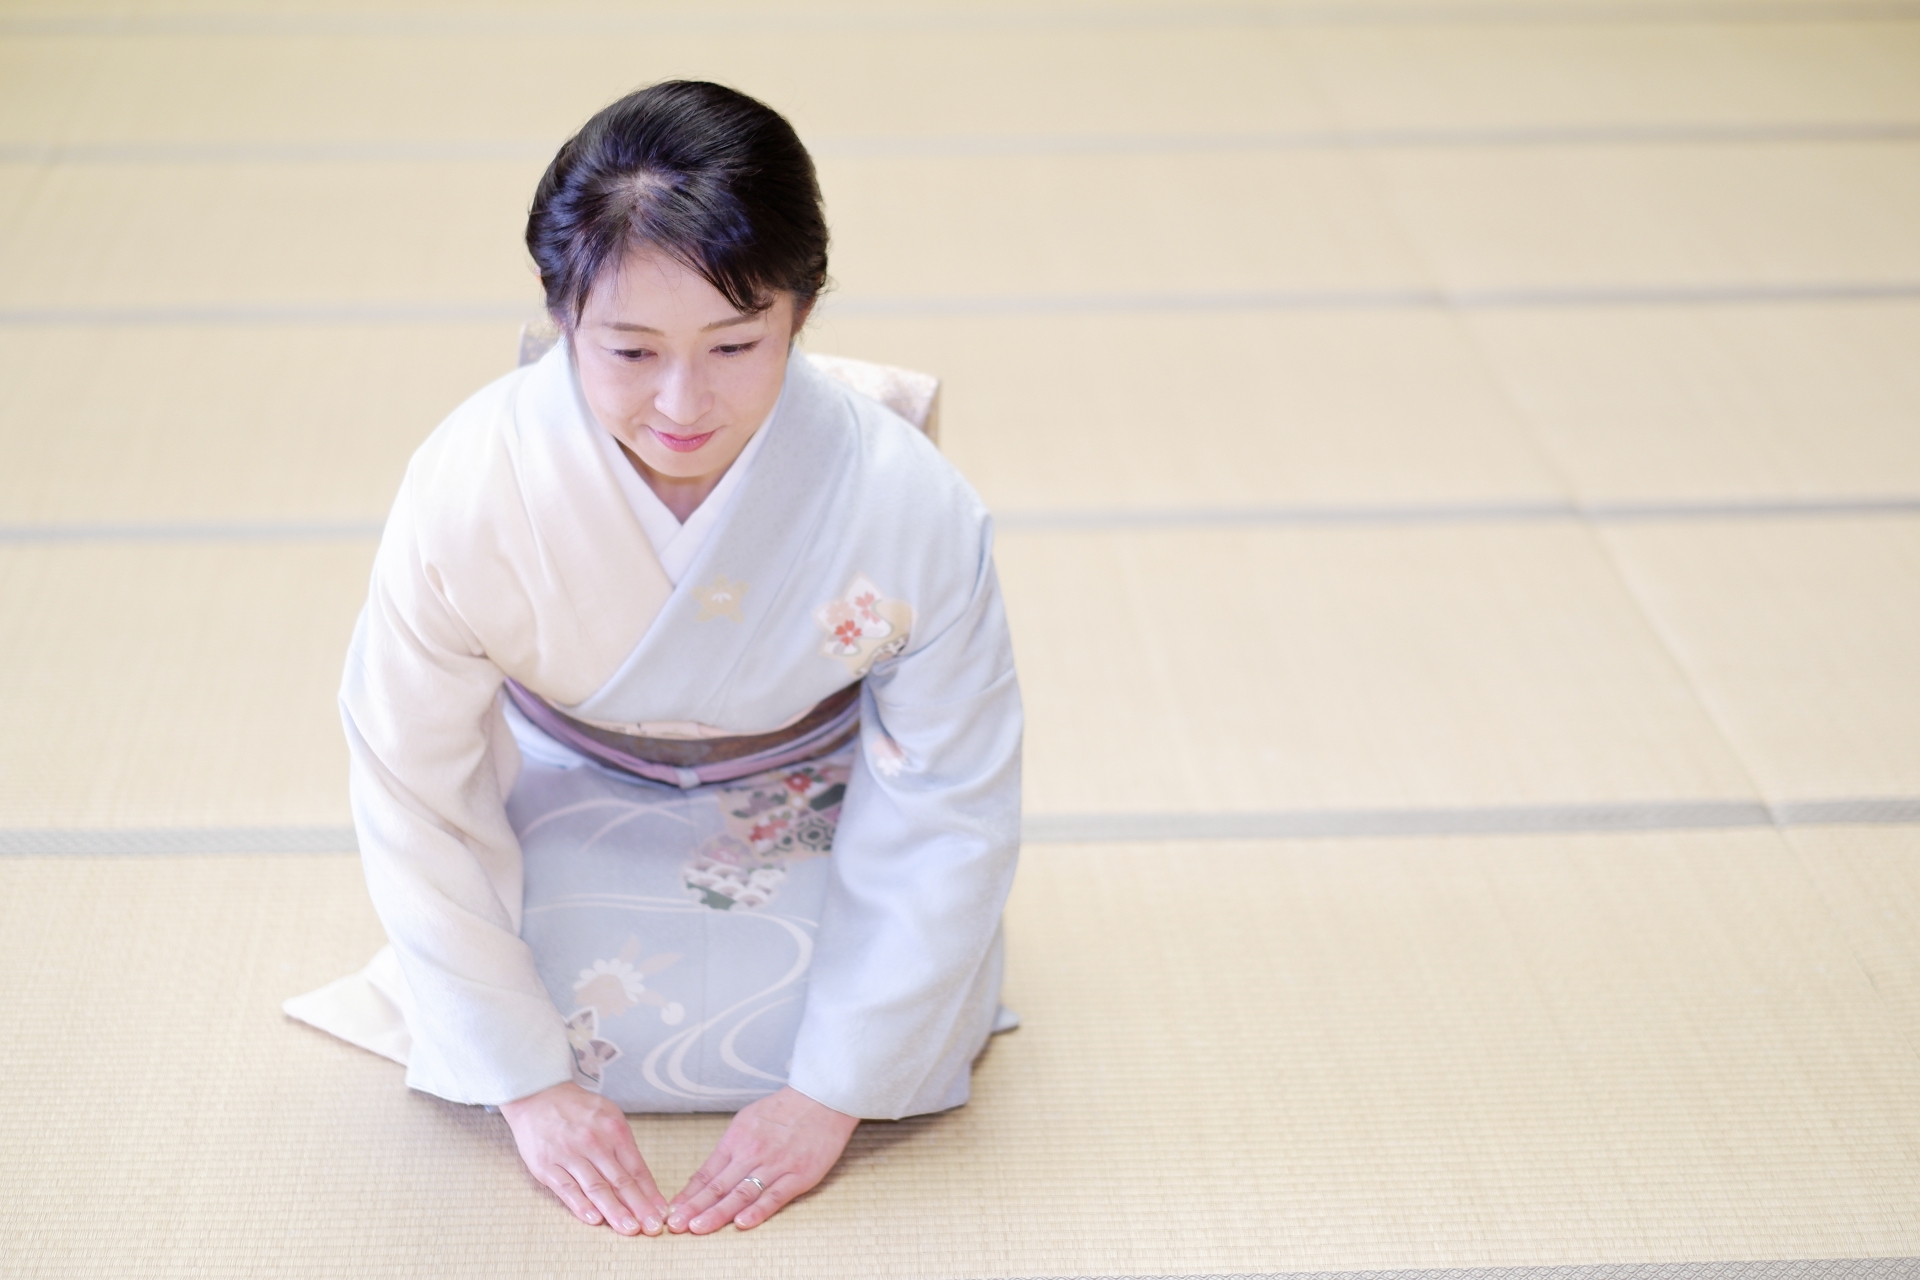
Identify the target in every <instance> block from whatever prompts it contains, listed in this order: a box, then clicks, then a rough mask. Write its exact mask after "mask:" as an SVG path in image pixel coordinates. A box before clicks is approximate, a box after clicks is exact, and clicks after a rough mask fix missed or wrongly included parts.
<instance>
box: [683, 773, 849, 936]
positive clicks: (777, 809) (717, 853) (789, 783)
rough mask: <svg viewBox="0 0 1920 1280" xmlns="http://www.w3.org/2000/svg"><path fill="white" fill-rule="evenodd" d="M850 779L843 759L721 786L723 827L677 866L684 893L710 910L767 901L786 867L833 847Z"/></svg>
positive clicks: (784, 873)
mask: <svg viewBox="0 0 1920 1280" xmlns="http://www.w3.org/2000/svg"><path fill="white" fill-rule="evenodd" d="M849 776H851V773H850V770H849V769H848V768H847V766H846V765H844V764H839V763H834V762H816V763H813V764H803V765H799V766H797V767H795V768H792V769H782V770H776V771H774V772H771V773H763V774H760V775H759V776H757V777H754V778H749V779H748V780H747V781H746V783H745V784H744V785H742V786H738V787H725V788H722V789H721V792H720V796H721V800H720V809H721V812H722V813H723V814H724V815H725V820H726V828H727V829H726V831H725V832H724V833H722V834H721V835H718V836H715V837H714V838H713V839H711V840H709V841H707V843H706V844H705V845H704V846H703V847H702V848H701V850H700V856H699V857H697V858H695V859H694V860H693V861H691V862H689V863H687V865H686V867H685V868H684V869H683V871H682V873H681V875H682V880H683V882H684V883H685V885H686V887H687V889H688V891H689V892H691V893H692V894H693V896H694V897H695V898H697V899H699V901H700V902H701V903H703V904H704V905H706V906H708V907H711V908H713V909H714V910H715V911H730V910H732V909H733V908H735V907H745V908H747V909H749V910H752V909H753V908H756V907H764V906H766V905H767V903H769V902H771V901H773V896H774V894H775V893H776V892H777V891H778V890H779V888H780V885H781V883H782V882H783V881H784V880H786V878H787V872H786V868H787V867H788V866H789V865H790V864H792V863H795V862H800V861H803V860H805V859H807V858H818V857H822V856H824V855H826V854H828V853H830V852H832V850H833V833H834V830H835V828H836V827H838V825H839V823H840V804H841V801H842V800H844V799H845V798H846V794H847V779H848V777H849Z"/></svg>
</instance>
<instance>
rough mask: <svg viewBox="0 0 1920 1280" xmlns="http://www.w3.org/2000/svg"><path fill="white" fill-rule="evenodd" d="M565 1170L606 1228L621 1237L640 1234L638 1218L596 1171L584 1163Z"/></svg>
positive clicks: (610, 1184)
mask: <svg viewBox="0 0 1920 1280" xmlns="http://www.w3.org/2000/svg"><path fill="white" fill-rule="evenodd" d="M566 1168H567V1172H568V1173H570V1174H572V1175H573V1180H574V1181H575V1182H576V1183H578V1184H579V1186H580V1189H581V1190H582V1191H584V1192H586V1193H587V1199H588V1200H590V1201H592V1202H593V1207H594V1208H595V1209H598V1210H599V1211H600V1216H601V1217H602V1218H604V1219H606V1222H607V1225H608V1226H610V1227H612V1228H613V1229H614V1230H615V1231H618V1232H619V1233H620V1234H621V1235H623V1236H631V1235H638V1234H639V1233H640V1220H639V1218H638V1217H637V1216H636V1215H635V1214H634V1213H633V1212H631V1211H630V1210H629V1209H628V1208H627V1206H626V1205H625V1204H623V1203H621V1200H620V1197H619V1195H618V1194H617V1193H616V1192H615V1191H614V1189H613V1184H612V1183H610V1182H608V1181H607V1180H606V1179H605V1178H603V1177H602V1176H600V1171H599V1170H598V1169H596V1168H594V1167H593V1166H592V1165H591V1164H587V1163H584V1162H583V1163H580V1164H573V1165H568V1166H567V1167H566Z"/></svg>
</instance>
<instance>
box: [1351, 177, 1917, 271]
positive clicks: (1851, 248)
mask: <svg viewBox="0 0 1920 1280" xmlns="http://www.w3.org/2000/svg"><path fill="white" fill-rule="evenodd" d="M1375 163H1376V165H1377V171H1378V172H1379V173H1380V174H1381V176H1382V181H1383V182H1384V183H1385V184H1386V186H1387V187H1388V189H1389V190H1391V192H1392V193H1393V198H1394V200H1395V203H1396V207H1397V208H1398V209H1399V211H1400V214H1401V216H1402V217H1403V218H1404V220H1405V222H1406V225H1407V226H1408V227H1409V228H1410V229H1411V231H1412V233H1413V234H1414V235H1415V236H1417V237H1418V239H1419V241H1420V243H1421V244H1422V246H1423V247H1424V248H1425V249H1426V251H1427V252H1428V253H1430V254H1431V255H1432V257H1433V261H1434V263H1435V269H1436V270H1437V271H1438V272H1439V273H1440V275H1441V277H1442V278H1443V279H1445V281H1446V282H1447V283H1448V284H1449V285H1453V286H1456V287H1460V288H1481V289H1487V288H1525V287H1534V288H1548V289H1553V288H1564V287H1567V286H1593V287H1609V286H1611V287H1620V286H1629V285H1636V286H1641V287H1648V286H1653V287H1662V288H1684V287H1687V286H1723V285H1727V284H1730V283H1741V284H1754V285H1778V284H1800V283H1806V282H1810V281H1811V282H1820V283H1827V282H1845V283H1854V282H1860V283H1883V282H1888V281H1896V280H1897V281H1901V282H1905V283H1911V282H1914V281H1916V280H1920V237H1916V236H1915V235H1914V234H1913V228H1914V227H1915V226H1916V225H1920V142H1916V143H1903V144H1895V143H1884V142H1882V143H1870V144H1869V143H1851V144H1850V143H1832V144H1829V145H1825V146H1820V147H1808V146H1804V145H1798V144H1794V145H1787V144H1777V143H1776V144H1771V145H1749V146H1731V145H1729V146H1718V147H1689V146H1595V147H1572V148H1516V149H1511V150H1507V149H1497V150H1460V151H1448V152H1434V151H1424V152H1411V151H1409V152H1400V153H1394V154H1391V155H1382V156H1380V157H1378V158H1377V159H1376V161H1375Z"/></svg>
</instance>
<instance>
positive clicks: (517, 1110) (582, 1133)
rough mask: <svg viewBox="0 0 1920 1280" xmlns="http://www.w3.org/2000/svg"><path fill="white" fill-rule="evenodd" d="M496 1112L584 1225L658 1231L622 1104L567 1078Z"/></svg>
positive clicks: (659, 1209)
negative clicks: (621, 1111)
mask: <svg viewBox="0 0 1920 1280" xmlns="http://www.w3.org/2000/svg"><path fill="white" fill-rule="evenodd" d="M500 1114H501V1115H503V1116H505V1117H506V1118H507V1124H508V1126H509V1127H510V1128H511V1129H512V1130H513V1141H514V1144H515V1145H516V1146H518V1147H519V1148H520V1158H521V1159H522V1160H524V1161H526V1164H527V1171H528V1172H530V1173H531V1174H533V1176H534V1177H535V1178H538V1179H539V1180H540V1183H541V1185H543V1186H545V1187H546V1188H547V1189H548V1190H549V1191H551V1192H553V1194H555V1195H556V1196H559V1197H560V1203H562V1204H564V1205H566V1206H567V1208H569V1209H571V1210H573V1216H574V1217H576V1218H578V1219H580V1221H582V1222H584V1223H587V1224H588V1225H589V1226H596V1227H597V1226H599V1225H600V1224H601V1223H602V1222H605V1223H606V1224H607V1225H608V1226H610V1227H612V1228H613V1229H614V1230H615V1231H618V1232H619V1233H620V1234H621V1235H623V1236H631V1235H637V1234H639V1233H640V1232H642V1231H644V1232H646V1233H647V1234H648V1235H650V1236H657V1235H659V1234H660V1227H661V1223H662V1222H663V1221H664V1220H665V1219H666V1216H667V1202H666V1197H664V1196H662V1195H661V1194H660V1188H659V1187H656V1186H655V1185H654V1183H653V1174H651V1173H649V1172H648V1171H647V1162H646V1161H644V1160H642V1159H641V1158H640V1148H639V1147H637V1146H635V1145H634V1142H633V1130H632V1129H630V1128H628V1127H627V1118H626V1117H625V1116H624V1115H622V1114H621V1113H620V1108H619V1107H616V1106H614V1105H613V1104H612V1103H611V1102H608V1101H607V1100H606V1099H605V1098H603V1097H601V1096H600V1095H599V1094H597V1093H588V1092H587V1091H586V1090H585V1089H582V1088H581V1087H580V1086H579V1085H577V1084H573V1083H571V1082H569V1083H567V1084H557V1085H555V1086H553V1088H551V1089H543V1090H541V1091H540V1092H539V1093H534V1094H529V1095H527V1096H526V1097H524V1098H521V1099H519V1100H518V1101H516V1102H508V1103H504V1104H502V1105H501V1107H500ZM729 1136H731V1130H729ZM841 1141H842V1142H845V1139H844V1138H843V1139H841ZM829 1163H831V1162H829ZM808 1185H809V1186H811V1185H812V1183H809V1184H808Z"/></svg>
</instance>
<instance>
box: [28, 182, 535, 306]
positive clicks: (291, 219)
mask: <svg viewBox="0 0 1920 1280" xmlns="http://www.w3.org/2000/svg"><path fill="white" fill-rule="evenodd" d="M24 168H26V166H20V165H14V166H0V172H4V171H5V170H6V169H13V170H20V169H24ZM540 168H541V166H540V164H539V162H538V161H532V162H528V161H450V162H446V163H441V164H434V165H428V166H418V165H411V164H406V163H372V164H370V163H357V164H356V163H338V164H264V165H246V166H236V165H226V164H175V165H79V166H71V167H56V168H53V169H50V170H48V171H46V172H45V173H44V174H38V173H37V171H36V174H37V176H36V179H35V181H34V182H33V183H32V184H31V186H30V187H28V186H27V185H26V184H22V189H23V190H24V191H30V194H27V195H23V196H22V197H21V207H19V208H17V209H16V208H0V219H4V220H5V221H4V224H3V225H5V226H6V228H7V236H6V239H5V240H4V241H0V308H4V309H6V310H35V309H47V308H95V309H124V308H136V309H143V310H152V309H158V310H160V311H161V312H162V313H165V312H169V311H174V312H189V313H190V312H192V311H194V310H197V309H204V308H208V307H219V306H223V305H234V304H242V305H245V304H253V305H255V306H260V305H265V306H268V307H270V308H272V307H280V308H285V307H289V306H291V307H293V308H296V309H297V308H299V307H300V306H302V305H307V306H315V305H319V306H332V307H336V308H337V307H341V306H358V307H372V308H374V309H376V312H377V309H378V308H379V307H380V306H382V305H391V304H395V303H403V304H405V303H411V304H423V303H424V304H427V305H430V306H431V305H439V306H446V305H448V304H454V305H458V304H473V303H493V304H496V305H497V304H500V303H503V302H504V303H507V304H513V303H515V302H518V303H519V304H520V305H522V306H524V307H525V308H526V309H528V310H535V309H537V308H538V306H539V298H540V295H539V291H538V286H537V284H536V283H535V274H534V271H533V267H532V264H531V262H530V260H529V259H528V258H527V253H526V248H525V246H524V244H523V242H522V239H521V237H522V236H523V235H524V234H525V231H526V202H527V193H528V192H529V191H531V190H532V188H533V184H534V182H535V181H536V180H538V178H539V176H540ZM0 190H4V188H0ZM263 228H272V232H271V234H262V230H263ZM49 246H58V247H59V249H58V251H57V252H49ZM296 318H297V317H296ZM371 318H373V319H379V318H380V317H379V316H378V314H375V315H374V316H373V317H371Z"/></svg>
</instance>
